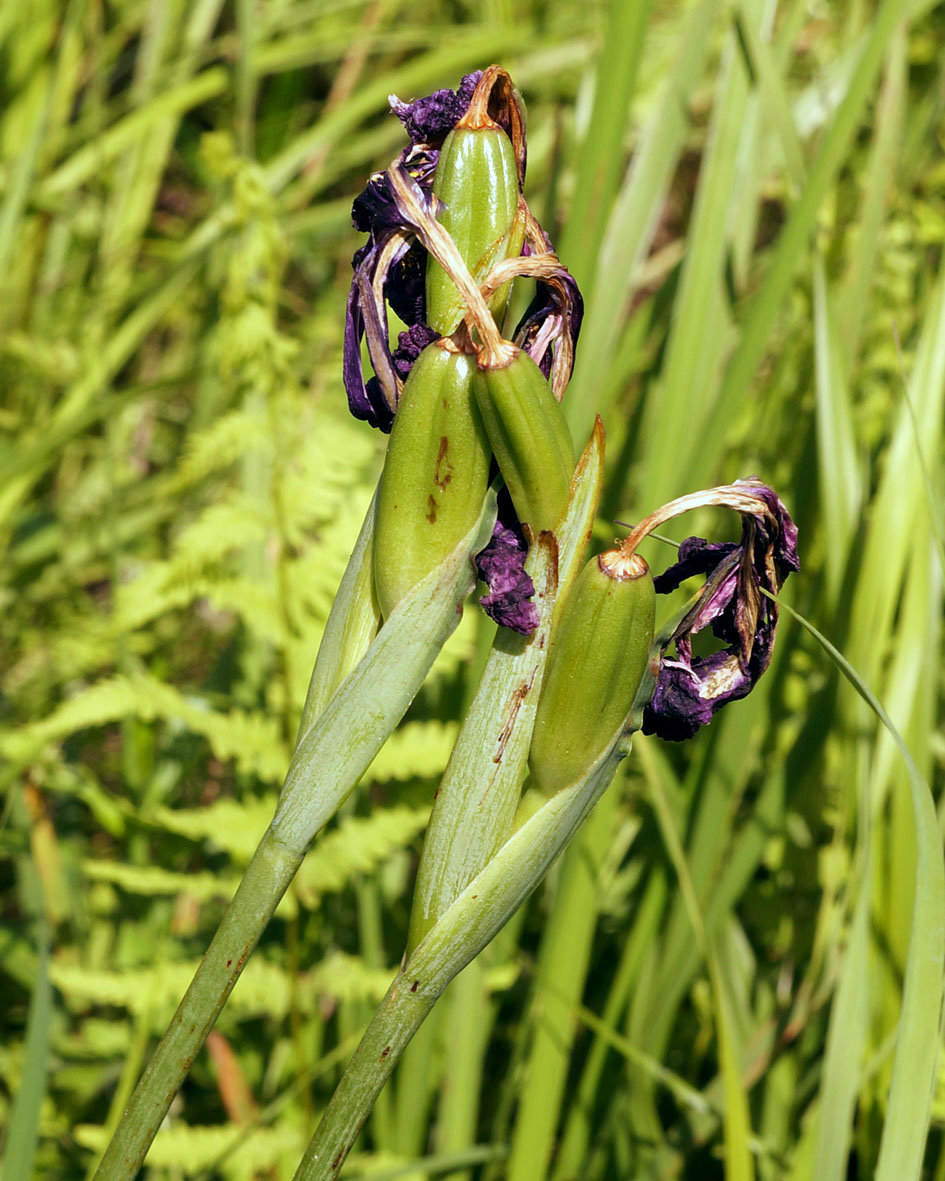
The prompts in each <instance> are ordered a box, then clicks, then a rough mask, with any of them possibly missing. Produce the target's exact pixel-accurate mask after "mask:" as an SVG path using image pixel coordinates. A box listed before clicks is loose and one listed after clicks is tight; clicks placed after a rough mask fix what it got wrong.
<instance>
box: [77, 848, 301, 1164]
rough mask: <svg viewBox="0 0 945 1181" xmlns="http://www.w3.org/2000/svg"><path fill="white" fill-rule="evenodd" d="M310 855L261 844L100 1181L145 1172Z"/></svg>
mask: <svg viewBox="0 0 945 1181" xmlns="http://www.w3.org/2000/svg"><path fill="white" fill-rule="evenodd" d="M303 855H304V849H302V850H292V849H290V848H288V846H286V845H284V844H283V843H282V842H281V841H279V840H278V839H277V838H276V837H275V836H274V835H273V834H272V832H271V831H270V832H267V833H266V835H265V836H264V837H263V839H262V841H260V843H259V847H258V848H257V850H256V852H255V854H254V856H253V859H252V861H251V862H250V863H249V866H248V868H247V870H246V873H245V874H244V875H243V879H242V881H241V882H240V884H239V888H238V889H237V891H236V894H235V895H234V896H233V900H232V901H231V903H230V905H229V906H228V907H227V911H226V914H225V915H224V916H223V921H222V922H221V923H220V926H219V928H218V930H217V933H216V935H215V936H214V937H213V942H212V943H211V944H210V946H209V947H208V948H207V952H206V955H205V956H204V957H203V961H202V962H201V964H200V967H199V968H198V969H197V974H196V975H195V976H194V978H193V980H192V981H191V984H190V987H189V988H188V989H187V992H186V993H185V994H184V998H183V1000H182V1001H181V1003H180V1005H179V1006H178V1008H177V1012H176V1013H175V1014H174V1017H173V1019H172V1021H171V1023H170V1025H169V1026H168V1028H167V1032H166V1033H165V1034H164V1037H163V1038H162V1039H161V1042H160V1044H159V1045H158V1048H157V1050H156V1051H155V1054H154V1057H153V1058H152V1059H151V1062H150V1064H149V1065H148V1068H147V1070H146V1071H145V1072H144V1074H143V1075H142V1076H141V1081H140V1082H139V1083H138V1086H137V1087H136V1088H135V1092H134V1094H133V1095H132V1097H131V1102H130V1103H129V1104H128V1107H127V1108H126V1109H125V1113H124V1116H123V1117H122V1120H121V1123H120V1124H119V1126H118V1130H117V1131H116V1133H115V1135H114V1137H113V1138H112V1141H111V1143H110V1144H109V1146H108V1148H107V1149H106V1151H105V1155H104V1156H103V1157H102V1162H101V1164H100V1165H99V1167H98V1171H97V1172H96V1174H95V1177H96V1181H119V1179H121V1178H128V1177H133V1176H134V1174H135V1173H136V1172H137V1170H138V1168H139V1167H140V1165H141V1162H142V1161H143V1160H144V1157H145V1153H146V1152H147V1151H148V1148H149V1147H150V1144H151V1141H152V1140H153V1139H154V1136H155V1133H156V1132H157V1130H158V1127H159V1126H160V1124H161V1121H162V1120H163V1119H164V1116H165V1114H166V1113H167V1109H168V1107H169V1106H170V1102H171V1100H172V1099H173V1097H174V1096H175V1095H176V1094H177V1091H178V1090H179V1088H180V1085H181V1083H182V1082H183V1081H184V1077H185V1076H186V1074H187V1072H188V1070H189V1069H190V1066H191V1063H192V1062H193V1060H194V1058H195V1056H196V1054H197V1052H198V1051H199V1050H200V1047H201V1046H202V1045H203V1043H204V1040H205V1039H206V1036H207V1034H208V1033H209V1032H210V1030H211V1029H212V1028H213V1026H214V1023H215V1021H216V1019H217V1017H218V1016H219V1013H220V1010H221V1009H222V1008H223V1006H224V1004H226V1000H227V997H229V995H230V993H231V991H232V989H233V985H234V984H235V983H236V981H237V980H238V979H239V975H240V972H241V971H242V970H243V967H244V965H245V964H246V961H247V960H248V959H249V957H250V955H251V954H252V951H253V949H254V948H255V946H256V944H257V943H258V942H259V937H260V936H261V935H262V933H263V931H264V930H265V929H266V924H267V923H268V922H269V919H270V918H271V917H272V913H273V911H274V910H275V909H276V906H277V905H278V903H279V900H280V899H281V898H282V895H283V894H284V893H285V891H286V889H287V888H288V885H289V883H290V882H291V881H292V878H293V877H294V876H295V872H296V870H297V869H298V867H299V864H300V862H301V860H302V857H303Z"/></svg>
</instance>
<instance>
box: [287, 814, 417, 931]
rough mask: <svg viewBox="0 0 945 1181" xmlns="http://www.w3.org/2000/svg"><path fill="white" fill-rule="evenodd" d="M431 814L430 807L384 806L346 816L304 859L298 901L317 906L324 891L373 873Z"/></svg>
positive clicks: (337, 887) (413, 835)
mask: <svg viewBox="0 0 945 1181" xmlns="http://www.w3.org/2000/svg"><path fill="white" fill-rule="evenodd" d="M429 815H430V812H429V809H428V808H383V809H378V810H375V811H374V812H372V813H371V815H370V816H365V817H361V816H349V817H347V818H346V819H344V820H343V821H342V822H341V823H340V824H339V825H338V827H337V828H336V829H335V830H334V831H333V832H329V833H328V834H327V835H326V836H323V837H322V838H321V839H320V840H319V841H318V842H317V843H316V845H315V847H314V848H313V849H312V850H311V852H310V853H309V854H308V856H307V857H306V858H305V860H304V861H303V862H302V866H301V868H300V869H299V872H298V875H297V876H296V879H295V889H296V892H297V894H298V897H299V901H300V902H301V903H302V904H303V906H308V907H312V908H314V907H316V906H317V905H318V900H319V898H320V897H321V895H322V894H327V893H329V892H331V891H335V890H341V889H342V888H343V887H344V886H346V885H347V884H348V882H349V881H350V880H351V878H352V876H353V875H354V874H365V875H366V874H370V873H372V872H373V871H374V870H375V869H376V868H377V866H378V865H380V863H381V862H383V861H385V860H386V859H387V858H388V857H389V856H390V855H391V854H392V853H394V852H396V851H397V850H398V849H403V848H404V847H405V846H406V845H408V844H409V843H410V842H411V841H412V840H413V839H414V837H415V836H416V835H417V833H418V832H420V831H421V830H422V829H423V828H424V826H425V825H426V823H427V820H428V819H429Z"/></svg>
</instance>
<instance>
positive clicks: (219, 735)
mask: <svg viewBox="0 0 945 1181" xmlns="http://www.w3.org/2000/svg"><path fill="white" fill-rule="evenodd" d="M128 717H139V718H141V719H142V720H144V721H153V720H154V719H156V718H162V719H165V720H167V721H177V722H180V723H181V724H183V725H184V726H185V727H186V728H187V729H188V730H190V731H192V732H193V733H195V734H200V735H202V736H203V737H204V738H206V739H207V741H208V742H209V744H210V747H211V749H212V750H213V753H214V754H215V755H216V756H217V758H219V759H222V760H228V759H233V760H234V761H235V762H236V765H237V767H238V768H239V769H240V770H241V771H243V772H245V773H246V774H255V775H258V776H259V777H260V778H261V779H264V780H267V781H269V782H277V781H279V780H281V778H282V776H283V775H284V773H285V769H286V767H287V766H288V758H289V756H288V751H287V750H286V748H285V745H284V743H283V742H282V739H281V738H280V735H279V727H278V724H277V722H276V721H275V720H274V719H272V718H268V717H264V716H262V715H260V714H255V713H248V712H246V711H245V710H237V709H234V710H230V711H228V712H227V713H220V712H218V711H216V710H214V709H212V708H211V707H210V705H209V704H208V703H207V702H206V700H205V699H204V700H202V699H200V698H197V697H185V696H184V694H183V693H181V692H179V690H177V689H175V688H173V687H172V686H170V685H166V684H164V683H163V682H161V681H158V680H157V679H156V678H154V677H150V676H147V675H146V674H139V675H136V676H132V677H112V678H110V679H108V680H105V681H99V682H98V683H97V684H95V685H92V686H90V687H89V688H87V689H84V690H82V691H81V692H80V693H78V694H76V696H75V697H73V698H71V699H70V700H69V701H66V702H64V703H63V704H62V705H60V706H59V708H58V709H56V710H55V711H54V712H53V713H52V714H51V715H50V716H49V717H48V718H45V719H43V720H42V721H40V722H34V723H33V724H32V725H29V726H25V727H23V728H22V729H21V730H20V731H18V732H16V733H7V734H3V735H0V753H3V754H6V755H7V756H9V757H10V758H14V759H18V760H21V761H22V760H24V759H29V758H31V757H32V756H33V755H34V753H35V752H36V751H38V750H39V749H41V748H42V747H43V746H44V745H45V744H46V743H48V742H53V741H58V740H60V739H62V738H65V737H67V736H68V735H70V734H74V733H75V732H76V731H78V730H84V729H87V728H88V727H90V726H103V725H106V724H108V723H110V722H117V721H120V720H121V719H122V718H128Z"/></svg>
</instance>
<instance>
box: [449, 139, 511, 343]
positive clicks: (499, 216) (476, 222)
mask: <svg viewBox="0 0 945 1181" xmlns="http://www.w3.org/2000/svg"><path fill="white" fill-rule="evenodd" d="M433 191H434V193H435V194H436V195H437V197H438V198H439V199H440V201H441V202H442V205H441V207H440V208H439V210H438V211H437V220H438V221H440V222H441V224H442V225H443V226H444V227H445V228H446V229H447V231H448V232H449V234H450V236H451V237H452V239H453V241H454V242H455V243H456V246H457V248H458V250H459V253H460V254H461V255H462V258H463V261H464V262H465V263H466V266H467V267H468V268H469V271H470V273H471V274H472V277H473V278H474V279H475V281H476V282H477V283H482V281H483V280H484V279H485V277H486V275H487V274H488V273H489V271H490V270H492V268H493V267H494V266H495V264H496V263H498V262H503V261H504V260H505V259H507V258H515V257H517V256H518V255H519V254H520V253H521V251H522V242H523V240H524V236H525V220H524V217H523V216H522V215H521V213H520V211H519V189H518V170H517V168H516V163H515V152H514V151H513V148H512V142H511V140H510V139H509V137H508V136H507V135H506V134H505V132H504V131H503V130H502V128H501V127H498V126H497V125H496V124H494V123H492V122H491V120H489V121H488V125H477V126H468V125H464V124H463V123H460V125H459V126H458V127H456V128H455V129H454V130H453V131H451V132H450V133H449V135H448V136H447V137H446V139H445V140H444V141H443V147H442V148H441V149H440V158H439V160H438V161H437V166H436V172H435V173H434V177H433ZM426 289H427V323H428V324H429V325H430V327H431V328H433V329H435V330H436V331H437V332H439V333H440V335H441V336H449V335H451V334H452V333H453V332H455V331H456V328H457V326H458V325H459V323H460V321H461V320H462V319H463V317H464V315H465V314H466V307H465V305H464V303H463V301H462V299H461V297H460V294H459V292H458V291H457V289H456V286H455V285H454V283H453V281H452V279H450V277H449V275H447V273H446V271H444V270H443V268H442V267H441V266H440V264H439V263H438V262H436V261H435V260H434V259H433V258H431V259H430V260H429V262H428V263H427V276H426ZM510 291H511V283H510V282H509V283H504V284H503V285H502V287H500V288H499V290H498V291H497V292H496V293H495V295H494V296H493V297H492V299H491V300H490V301H489V309H490V311H491V312H492V314H493V316H494V317H495V318H496V321H497V323H498V324H499V325H500V326H501V323H502V320H503V319H504V317H505V310H506V307H507V306H508V301H509V294H510Z"/></svg>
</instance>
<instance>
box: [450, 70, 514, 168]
mask: <svg viewBox="0 0 945 1181" xmlns="http://www.w3.org/2000/svg"><path fill="white" fill-rule="evenodd" d="M456 127H472V128H483V127H501V128H502V130H503V131H504V132H505V134H506V135H507V136H508V137H509V139H510V140H511V141H512V148H513V150H514V152H515V166H516V169H517V171H518V187H519V189H521V188H522V187H523V186H524V184H525V164H526V148H525V112H524V110H523V109H522V104H521V101H520V99H519V96H518V91H517V90H516V89H515V86H514V84H513V82H512V79H511V78H510V77H509V74H508V71H506V70H503V69H502V67H501V66H489V67H487V68H486V69H485V70H483V72H482V77H481V78H480V79H479V81H478V82H477V83H476V89H475V90H474V91H473V95H472V98H471V99H470V101H469V106H468V107H467V108H466V114H465V115H463V117H462V118H461V119H460V120H459V122H458V123H457V124H456Z"/></svg>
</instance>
